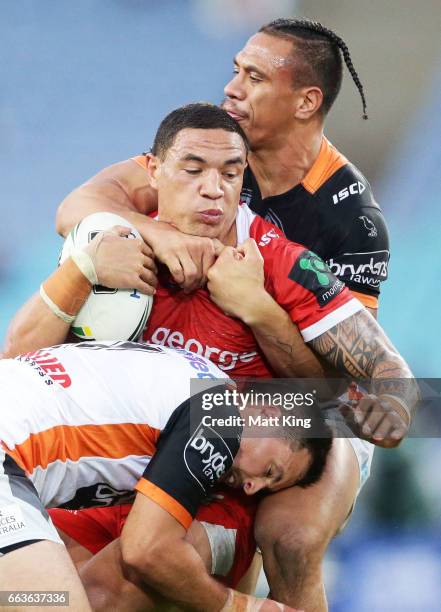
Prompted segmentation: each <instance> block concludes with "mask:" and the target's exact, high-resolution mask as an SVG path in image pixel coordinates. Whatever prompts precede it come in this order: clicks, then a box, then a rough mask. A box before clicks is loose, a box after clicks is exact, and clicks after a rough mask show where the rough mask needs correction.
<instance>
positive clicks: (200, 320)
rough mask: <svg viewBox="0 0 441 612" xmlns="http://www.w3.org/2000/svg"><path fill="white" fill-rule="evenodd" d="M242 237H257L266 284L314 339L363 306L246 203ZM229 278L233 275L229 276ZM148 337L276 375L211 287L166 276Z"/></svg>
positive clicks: (228, 365)
mask: <svg viewBox="0 0 441 612" xmlns="http://www.w3.org/2000/svg"><path fill="white" fill-rule="evenodd" d="M236 224H237V242H238V244H241V243H242V242H244V241H245V240H246V239H248V238H253V239H254V240H255V241H256V243H257V245H258V248H259V250H260V253H261V254H262V257H263V259H264V272H265V288H266V290H267V291H268V292H269V293H270V294H271V295H272V296H273V298H274V299H275V301H276V302H278V304H280V306H282V308H284V309H285V310H286V311H287V312H288V313H289V315H290V317H291V319H292V320H293V322H294V323H296V325H297V326H298V327H299V329H300V331H301V333H302V335H303V338H304V340H305V342H309V341H310V340H313V339H314V338H316V337H317V336H320V335H321V334H323V333H324V332H326V331H327V330H328V329H330V328H331V327H333V326H334V325H336V324H337V323H340V322H341V321H343V320H344V319H346V318H348V317H349V316H351V315H353V314H354V313H355V312H357V311H358V310H360V309H361V308H363V306H362V304H361V303H360V302H359V301H358V300H357V299H355V298H354V297H353V296H352V294H351V293H350V291H349V290H348V289H347V288H346V287H345V286H344V284H343V283H342V282H341V281H340V280H338V279H337V278H336V277H335V276H334V275H333V274H332V273H331V271H330V270H329V268H328V267H327V266H326V264H325V263H324V262H323V261H322V260H321V259H320V258H319V257H318V256H317V255H315V254H314V253H311V251H309V250H308V249H306V248H305V247H303V246H302V245H299V244H296V243H294V242H290V241H289V240H287V239H286V238H285V237H284V236H283V234H282V233H281V231H280V230H279V229H278V228H277V227H276V226H274V225H272V224H271V223H268V221H265V220H264V219H262V218H261V217H259V216H257V215H255V214H254V213H253V212H251V210H250V209H249V208H248V207H247V206H246V205H241V206H239V209H238V213H237V219H236ZM225 282H228V279H225ZM143 338H144V340H145V341H147V342H152V343H154V344H160V345H162V346H167V347H172V348H186V349H187V350H189V351H193V352H195V353H198V354H199V355H203V356H205V357H207V358H208V359H210V360H212V361H213V362H214V363H216V364H217V365H218V366H219V368H220V369H222V370H224V371H228V372H230V373H231V372H234V374H235V375H238V376H266V377H268V376H272V375H273V372H272V371H271V369H270V366H269V364H268V363H267V362H266V360H265V357H264V355H263V353H262V352H261V351H260V349H259V347H258V344H257V342H256V340H255V338H254V335H253V333H252V332H251V330H250V328H249V327H247V326H246V325H245V324H244V323H242V322H241V321H239V320H238V319H233V318H231V317H229V316H227V315H226V314H224V313H223V311H222V310H221V309H220V308H218V307H217V306H216V305H215V304H214V303H213V302H212V301H211V300H210V295H209V293H208V291H207V290H206V289H199V290H198V291H195V292H194V293H191V294H185V293H184V292H183V291H181V290H180V288H179V287H177V286H176V285H174V284H173V283H171V282H169V280H168V279H165V280H161V281H160V284H159V285H158V287H157V292H156V295H155V303H154V305H153V308H152V313H151V315H150V319H149V321H148V322H147V326H146V329H145V331H144V335H143Z"/></svg>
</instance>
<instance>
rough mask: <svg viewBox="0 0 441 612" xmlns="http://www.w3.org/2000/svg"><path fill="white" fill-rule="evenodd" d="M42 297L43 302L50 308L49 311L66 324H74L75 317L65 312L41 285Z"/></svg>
mask: <svg viewBox="0 0 441 612" xmlns="http://www.w3.org/2000/svg"><path fill="white" fill-rule="evenodd" d="M40 297H41V299H42V300H43V302H44V303H45V304H46V306H48V308H49V310H51V311H52V312H53V313H54V315H55V316H57V317H58V318H59V319H61V320H62V321H64V322H65V323H69V325H70V324H71V323H73V322H74V321H75V315H69V314H67V313H65V312H63V311H62V310H61V309H60V308H58V306H57V305H56V304H55V302H53V301H52V300H51V298H50V297H49V296H48V294H47V293H46V291H45V290H44V287H43V285H40Z"/></svg>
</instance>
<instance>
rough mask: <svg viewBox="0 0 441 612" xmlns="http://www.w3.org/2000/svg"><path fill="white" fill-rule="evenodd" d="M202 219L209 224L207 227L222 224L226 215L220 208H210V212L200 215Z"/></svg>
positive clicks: (203, 211) (203, 212) (204, 211)
mask: <svg viewBox="0 0 441 612" xmlns="http://www.w3.org/2000/svg"><path fill="white" fill-rule="evenodd" d="M198 215H199V217H200V219H201V220H202V221H203V222H204V223H207V225H218V224H219V223H221V221H222V219H223V217H224V213H223V211H222V210H219V209H218V208H210V209H208V210H202V211H201V212H199V213H198Z"/></svg>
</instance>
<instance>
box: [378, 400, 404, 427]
mask: <svg viewBox="0 0 441 612" xmlns="http://www.w3.org/2000/svg"><path fill="white" fill-rule="evenodd" d="M378 397H379V398H380V399H386V400H387V399H390V400H392V405H393V402H397V404H400V406H401V407H402V409H403V410H404V412H405V413H406V414H407V418H408V419H409V422H408V423H407V425H409V424H410V421H411V420H412V417H411V414H410V410H409V408H408V407H407V405H406V404H405V403H404V401H403V400H402V399H401V398H400V397H397V396H396V395H392V394H391V393H381V394H380V395H379V396H378Z"/></svg>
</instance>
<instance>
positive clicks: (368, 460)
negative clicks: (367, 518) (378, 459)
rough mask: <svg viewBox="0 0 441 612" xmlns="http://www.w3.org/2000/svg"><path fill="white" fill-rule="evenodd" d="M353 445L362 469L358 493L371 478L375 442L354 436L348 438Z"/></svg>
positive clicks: (359, 466)
mask: <svg viewBox="0 0 441 612" xmlns="http://www.w3.org/2000/svg"><path fill="white" fill-rule="evenodd" d="M348 439H349V442H350V443H351V446H352V448H353V450H354V453H355V456H356V457H357V461H358V468H359V470H360V480H359V484H358V491H357V495H358V494H359V493H360V491H361V489H362V487H363V485H364V484H365V482H366V480H367V479H368V478H369V476H370V473H371V465H372V457H373V456H374V450H375V444H371V443H370V442H366V440H360V438H355V437H354V436H352V437H351V438H348Z"/></svg>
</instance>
